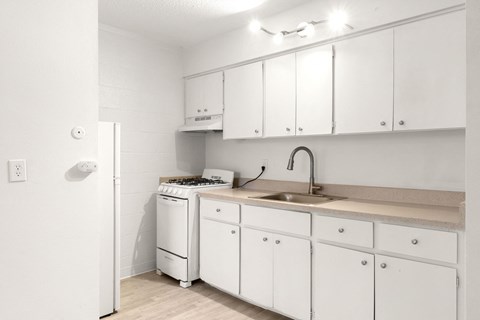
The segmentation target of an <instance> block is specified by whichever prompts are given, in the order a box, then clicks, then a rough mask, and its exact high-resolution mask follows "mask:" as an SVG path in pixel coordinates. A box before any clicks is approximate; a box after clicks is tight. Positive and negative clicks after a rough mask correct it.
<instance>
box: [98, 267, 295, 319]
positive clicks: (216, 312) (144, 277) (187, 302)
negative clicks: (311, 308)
mask: <svg viewBox="0 0 480 320" xmlns="http://www.w3.org/2000/svg"><path fill="white" fill-rule="evenodd" d="M157 319H169V320H207V319H208V320H247V319H253V320H286V319H289V318H286V317H283V316H281V315H278V314H276V313H273V312H270V311H267V310H264V309H262V308H259V307H256V306H253V305H251V304H249V303H246V302H244V301H242V300H240V299H237V298H235V297H232V296H230V295H228V294H225V293H223V292H221V291H219V290H217V289H215V288H213V287H211V286H209V285H208V284H206V283H204V282H202V281H196V282H195V283H194V285H193V286H191V287H190V288H188V289H183V288H181V287H180V286H179V284H178V281H176V280H173V279H172V278H170V277H168V276H165V275H163V276H158V275H157V274H155V272H154V271H152V272H148V273H144V274H141V275H138V276H135V277H132V278H128V279H125V280H122V282H121V300H120V311H119V312H118V313H117V314H114V315H111V316H109V317H105V318H103V319H102V320H157Z"/></svg>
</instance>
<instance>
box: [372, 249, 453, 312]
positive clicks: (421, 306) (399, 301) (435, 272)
mask: <svg viewBox="0 0 480 320" xmlns="http://www.w3.org/2000/svg"><path fill="white" fill-rule="evenodd" d="M375 260H376V262H375V265H376V272H375V319H376V320H405V319H408V320H426V319H432V320H433V319H435V320H455V319H457V287H456V281H457V271H456V270H455V269H453V268H448V267H443V266H437V265H433V264H428V263H422V262H416V261H410V260H406V259H399V258H392V257H387V256H382V255H377V256H376V259H375Z"/></svg>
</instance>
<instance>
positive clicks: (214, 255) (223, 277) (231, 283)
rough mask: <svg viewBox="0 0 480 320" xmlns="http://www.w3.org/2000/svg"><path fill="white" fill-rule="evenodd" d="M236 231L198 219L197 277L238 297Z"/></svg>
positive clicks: (237, 244)
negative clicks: (198, 275)
mask: <svg viewBox="0 0 480 320" xmlns="http://www.w3.org/2000/svg"><path fill="white" fill-rule="evenodd" d="M239 233H240V228H239V227H238V226H232V225H229V224H226V223H220V222H215V221H210V220H205V219H201V222H200V277H201V278H202V279H203V280H204V281H205V282H208V283H211V284H212V285H214V286H217V287H219V288H221V289H223V290H225V291H228V292H230V293H233V294H239V284H240V271H239V267H240V237H239Z"/></svg>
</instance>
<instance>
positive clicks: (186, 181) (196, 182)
mask: <svg viewBox="0 0 480 320" xmlns="http://www.w3.org/2000/svg"><path fill="white" fill-rule="evenodd" d="M168 183H169V184H176V185H180V186H208V185H216V184H226V182H225V181H223V180H218V179H207V178H183V179H170V180H168Z"/></svg>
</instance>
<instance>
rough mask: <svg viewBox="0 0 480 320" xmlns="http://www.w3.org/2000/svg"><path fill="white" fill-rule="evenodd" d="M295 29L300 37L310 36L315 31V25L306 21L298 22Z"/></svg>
mask: <svg viewBox="0 0 480 320" xmlns="http://www.w3.org/2000/svg"><path fill="white" fill-rule="evenodd" d="M297 30H298V31H297V34H298V35H299V36H300V37H301V38H305V37H311V36H312V35H313V34H314V33H315V27H314V26H313V24H311V23H308V22H300V24H299V25H298V26H297Z"/></svg>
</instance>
